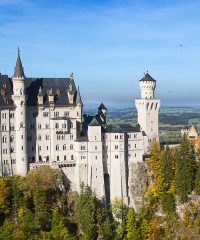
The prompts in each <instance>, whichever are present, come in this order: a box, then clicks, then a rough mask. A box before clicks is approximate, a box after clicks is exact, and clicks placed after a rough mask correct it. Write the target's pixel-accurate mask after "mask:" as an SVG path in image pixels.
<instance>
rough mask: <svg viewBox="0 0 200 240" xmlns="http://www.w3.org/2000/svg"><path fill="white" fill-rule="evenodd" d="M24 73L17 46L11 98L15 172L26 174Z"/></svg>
mask: <svg viewBox="0 0 200 240" xmlns="http://www.w3.org/2000/svg"><path fill="white" fill-rule="evenodd" d="M25 79H26V77H25V75H24V69H23V66H22V62H21V58H20V50H19V48H18V57H17V63H16V67H15V72H14V76H13V78H12V82H13V95H12V100H13V101H14V104H15V107H16V109H15V132H16V136H15V137H16V138H15V139H16V173H17V174H19V175H26V173H27V170H28V160H27V146H26V141H27V136H26V135H27V134H26V126H27V124H26V93H25V88H26V87H25Z"/></svg>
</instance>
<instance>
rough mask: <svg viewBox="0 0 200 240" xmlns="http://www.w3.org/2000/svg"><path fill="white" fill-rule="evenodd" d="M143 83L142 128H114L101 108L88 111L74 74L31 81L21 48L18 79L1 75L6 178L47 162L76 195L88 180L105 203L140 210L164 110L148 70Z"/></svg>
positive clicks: (0, 161) (0, 160) (1, 150)
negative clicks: (144, 175) (146, 165)
mask: <svg viewBox="0 0 200 240" xmlns="http://www.w3.org/2000/svg"><path fill="white" fill-rule="evenodd" d="M139 84H140V90H141V97H140V98H138V99H136V100H135V105H136V108H137V112H138V124H137V125H136V126H132V125H129V124H119V125H117V126H112V125H109V124H108V119H107V109H106V107H105V106H104V104H103V103H102V104H101V105H100V106H99V108H98V112H97V114H96V115H95V116H88V115H86V114H84V113H83V103H82V99H81V94H80V90H79V88H77V87H76V85H75V81H74V77H73V74H71V75H70V77H68V78H28V77H26V76H25V73H24V69H23V66H22V62H21V58H20V51H19V50H18V57H17V62H16V66H15V71H14V76H13V77H12V78H9V77H8V76H7V75H2V74H0V88H1V94H0V110H1V113H0V125H1V126H0V134H1V138H0V141H1V143H0V174H1V176H6V175H12V174H19V175H26V174H27V172H28V170H29V169H33V168H37V167H39V166H43V165H49V166H51V167H53V168H58V169H60V170H61V171H62V172H63V173H64V174H65V176H66V178H67V181H68V182H69V184H70V187H71V189H72V190H76V191H79V190H80V185H81V183H82V182H84V183H85V184H88V185H89V186H91V188H92V189H93V190H94V191H95V192H96V195H97V196H98V197H99V198H104V199H105V200H106V201H107V202H109V201H110V200H113V199H115V198H122V199H123V201H124V202H125V203H126V204H129V205H135V203H136V201H137V198H138V199H139V195H137V192H138V189H142V187H143V186H142V184H143V179H142V177H141V175H140V172H142V171H145V170H144V168H143V160H144V157H145V155H146V154H148V151H149V146H150V143H151V141H152V140H153V139H155V138H156V139H158V112H159V108H160V100H159V99H156V98H155V88H156V81H155V80H154V79H153V78H152V77H151V76H150V75H149V73H148V72H147V73H146V74H145V75H144V77H143V78H142V79H141V80H140V81H139ZM138 173H139V175H138ZM136 188H137V191H136ZM136 195H137V196H136Z"/></svg>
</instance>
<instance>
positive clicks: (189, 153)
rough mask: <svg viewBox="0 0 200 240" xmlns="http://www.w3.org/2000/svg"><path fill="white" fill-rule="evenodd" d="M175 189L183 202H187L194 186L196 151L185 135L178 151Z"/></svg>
mask: <svg viewBox="0 0 200 240" xmlns="http://www.w3.org/2000/svg"><path fill="white" fill-rule="evenodd" d="M175 160H176V165H175V166H176V167H175V188H176V193H177V195H178V196H179V199H180V201H181V202H186V201H187V197H188V194H190V193H191V192H192V190H193V185H194V161H195V156H194V149H193V148H192V146H191V145H190V143H189V140H188V139H187V136H186V135H184V136H183V137H182V140H181V144H180V147H179V149H178V150H177V151H176V158H175Z"/></svg>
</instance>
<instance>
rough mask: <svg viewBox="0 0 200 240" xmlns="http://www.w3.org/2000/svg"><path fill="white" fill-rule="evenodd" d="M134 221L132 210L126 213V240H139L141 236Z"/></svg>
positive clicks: (134, 216)
mask: <svg viewBox="0 0 200 240" xmlns="http://www.w3.org/2000/svg"><path fill="white" fill-rule="evenodd" d="M140 230H141V229H139V227H138V224H137V220H136V214H135V211H134V209H133V208H130V209H129V211H128V216H127V222H126V238H127V240H140V239H141V234H140Z"/></svg>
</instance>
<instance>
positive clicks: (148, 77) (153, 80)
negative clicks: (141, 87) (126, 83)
mask: <svg viewBox="0 0 200 240" xmlns="http://www.w3.org/2000/svg"><path fill="white" fill-rule="evenodd" d="M140 81H145V82H146V81H150V82H156V80H155V79H153V78H152V76H151V75H150V74H149V73H148V71H147V72H146V73H145V74H144V77H143V78H142V79H141V80H140Z"/></svg>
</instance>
